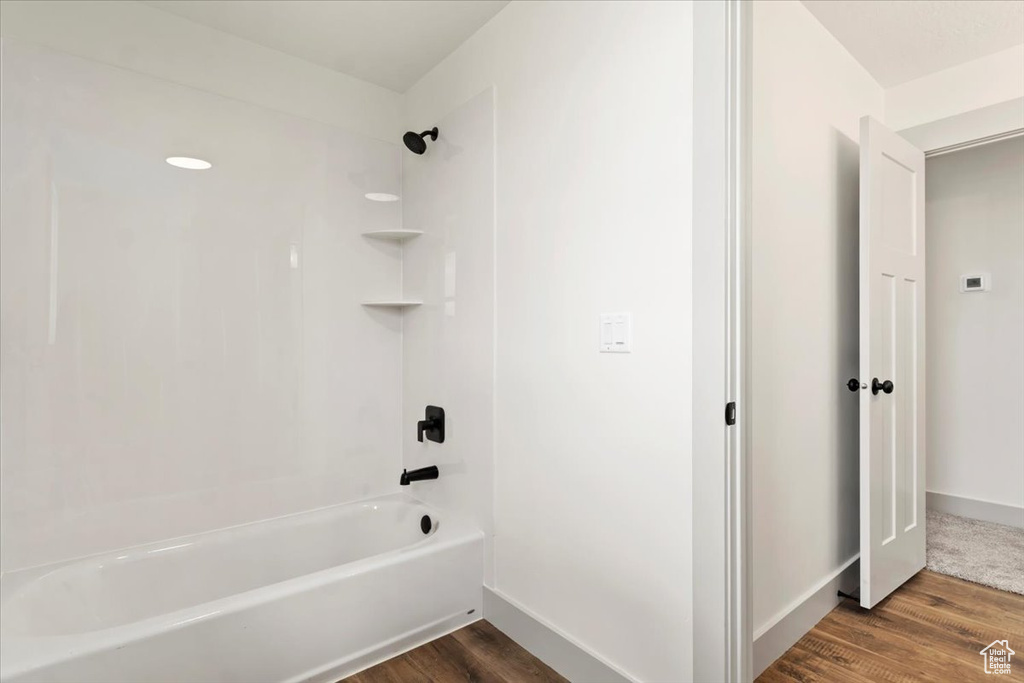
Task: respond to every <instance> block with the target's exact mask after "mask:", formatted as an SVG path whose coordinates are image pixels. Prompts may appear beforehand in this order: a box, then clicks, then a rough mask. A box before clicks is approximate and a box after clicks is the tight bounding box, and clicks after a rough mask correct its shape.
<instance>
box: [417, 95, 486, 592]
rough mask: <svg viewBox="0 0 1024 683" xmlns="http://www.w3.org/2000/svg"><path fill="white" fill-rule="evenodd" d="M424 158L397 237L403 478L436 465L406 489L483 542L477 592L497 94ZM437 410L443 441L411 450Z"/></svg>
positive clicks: (447, 128)
mask: <svg viewBox="0 0 1024 683" xmlns="http://www.w3.org/2000/svg"><path fill="white" fill-rule="evenodd" d="M435 125H436V126H438V127H439V128H440V133H439V135H438V139H437V141H435V142H430V143H429V149H428V152H427V153H426V154H424V155H423V156H416V155H415V154H412V153H410V152H407V151H404V152H403V160H404V163H403V175H402V204H403V213H404V219H405V227H406V228H409V229H415V230H422V231H423V233H424V234H423V235H422V236H420V237H417V238H415V239H414V240H412V241H411V242H408V243H407V244H406V246H405V255H404V262H403V287H404V290H405V295H406V296H407V297H409V298H412V299H416V300H419V301H423V305H422V306H420V307H418V308H415V309H411V310H409V311H408V312H406V313H405V314H404V316H405V317H404V321H403V339H402V349H403V362H402V405H403V419H402V446H403V456H404V463H403V464H404V466H405V467H408V468H409V469H412V468H415V467H425V466H427V465H437V466H438V469H439V470H440V477H439V478H438V479H436V480H434V481H424V482H419V483H416V484H413V485H412V486H411V489H412V493H413V495H415V496H416V497H418V498H420V499H421V500H424V501H425V502H428V503H432V504H436V505H437V506H438V507H439V508H441V509H442V510H445V511H446V512H451V513H455V514H462V515H466V516H468V517H470V518H471V519H473V520H474V521H475V522H476V523H477V525H478V526H479V527H480V529H482V530H483V531H484V533H485V535H486V536H485V538H486V541H485V544H486V553H485V560H486V561H485V576H484V581H485V583H487V584H488V585H493V572H494V552H493V546H492V541H493V530H494V523H493V518H494V91H493V90H492V89H490V88H488V89H487V90H485V91H484V92H482V93H480V94H479V95H477V96H476V97H474V98H473V99H471V100H470V101H469V102H466V103H465V104H461V105H460V106H459V107H457V108H456V109H455V110H454V111H453V112H451V113H448V114H446V115H445V116H442V117H440V118H436V119H435V118H431V119H429V120H427V119H424V120H421V121H410V123H409V127H410V128H414V129H415V130H417V131H421V130H427V129H430V128H432V127H434V126H435ZM427 405H437V406H440V407H442V408H444V409H445V423H446V424H445V431H446V433H445V442H444V443H443V444H437V443H431V442H430V441H429V440H425V441H424V442H423V443H419V442H417V440H416V422H417V421H418V420H422V419H423V414H424V408H425V407H426V406H427Z"/></svg>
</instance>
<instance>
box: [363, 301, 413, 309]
mask: <svg viewBox="0 0 1024 683" xmlns="http://www.w3.org/2000/svg"><path fill="white" fill-rule="evenodd" d="M422 303H423V302H422V301H401V300H399V301H364V302H363V304H362V305H363V306H370V307H372V308H396V309H399V310H402V309H406V308H413V307H415V306H419V305H421V304H422Z"/></svg>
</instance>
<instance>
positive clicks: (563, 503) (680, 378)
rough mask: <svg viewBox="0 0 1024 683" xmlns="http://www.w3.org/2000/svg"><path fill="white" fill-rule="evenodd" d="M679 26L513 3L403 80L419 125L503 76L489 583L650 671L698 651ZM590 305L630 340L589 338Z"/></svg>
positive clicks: (681, 15) (647, 15) (678, 11)
mask: <svg viewBox="0 0 1024 683" xmlns="http://www.w3.org/2000/svg"><path fill="white" fill-rule="evenodd" d="M691 30H692V29H691V7H690V6H689V5H688V4H687V3H664V2H564V3H562V2H558V3H532V2H513V3H511V4H510V5H509V6H508V7H507V8H505V9H504V10H503V11H502V12H501V13H499V14H498V15H497V16H496V17H495V18H494V19H493V20H492V21H491V22H489V23H488V24H487V25H486V26H484V27H483V28H482V29H481V30H480V31H479V32H478V33H477V34H475V35H474V36H473V37H472V38H470V39H469V40H468V41H467V42H466V43H465V44H463V45H462V46H461V47H460V48H459V49H458V50H456V51H455V52H454V53H453V54H452V55H451V56H449V57H448V58H447V59H446V60H445V61H444V62H442V63H441V64H440V65H439V66H438V67H436V68H435V69H433V70H432V71H431V72H430V73H429V74H427V75H426V76H425V77H424V78H423V79H422V80H421V81H420V82H419V83H417V84H416V85H415V86H413V87H412V88H411V89H410V90H409V92H408V93H407V116H406V121H407V124H408V126H409V127H417V128H419V129H422V128H424V127H426V126H428V125H431V124H432V122H434V121H436V120H438V119H439V118H440V117H441V116H443V115H444V114H446V113H447V112H450V111H452V110H453V109H454V108H455V107H457V106H458V105H460V104H462V103H463V102H466V101H467V100H469V99H470V98H471V97H473V96H475V95H477V94H478V93H480V92H481V91H482V90H484V89H485V88H487V87H488V86H492V85H493V86H494V88H495V107H496V112H495V115H496V133H495V139H496V144H497V154H496V158H497V165H496V188H497V189H496V195H495V196H496V207H497V209H496V226H497V233H496V242H495V248H496V270H495V277H496V311H497V317H496V330H495V364H496V369H495V400H496V405H495V418H496V422H495V438H494V448H495V451H494V452H495V520H494V521H495V558H494V562H495V566H494V585H495V587H496V589H497V591H498V592H499V593H500V594H501V595H503V596H505V597H507V598H509V599H511V600H513V601H514V602H515V603H518V604H519V605H521V606H523V607H525V608H526V609H527V610H529V611H530V612H532V613H533V614H534V615H536V616H537V617H539V618H540V619H542V620H543V621H544V622H546V623H548V624H549V625H552V626H554V627H555V628H556V629H557V630H558V631H560V632H561V633H563V634H565V635H567V636H568V637H569V638H570V639H572V640H574V641H576V642H577V643H579V644H581V645H582V646H584V647H585V648H587V649H589V650H590V651H591V652H593V653H595V654H597V655H598V656H599V657H600V658H602V659H603V660H604V661H606V662H608V663H610V664H612V665H613V666H615V667H617V668H619V669H620V670H622V671H624V672H626V673H628V674H629V675H631V676H632V677H634V678H636V679H639V680H650V681H683V680H688V679H689V678H690V675H691V670H692V667H691V652H690V649H691V648H690V643H691V624H690V615H691V608H690V603H691V595H692V586H691V581H690V577H691V560H690V535H691V507H690V500H691V481H690V472H691V460H690V423H691V410H690V404H691V401H690V396H691V392H690V388H689V385H690V374H691V367H690V358H691V335H690V305H691V303H690V302H691V296H690V295H691V279H690V272H691V265H690V220H691V213H692V212H691V206H690V196H689V192H690V190H689V188H690V187H691V182H690V164H691V161H690V160H691V141H690V131H691V121H690V113H691V74H692V66H691V59H692V49H691V44H692V43H691ZM473 187H474V186H473V185H470V186H468V187H467V188H466V191H468V192H472V191H473ZM480 229H481V230H487V229H488V226H481V227H480ZM460 287H461V285H460ZM602 311H631V312H632V313H633V323H634V348H633V353H632V354H630V355H615V354H604V355H602V354H599V353H598V316H599V314H600V313H601V312H602Z"/></svg>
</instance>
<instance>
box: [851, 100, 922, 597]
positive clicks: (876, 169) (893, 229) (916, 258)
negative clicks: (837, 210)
mask: <svg viewBox="0 0 1024 683" xmlns="http://www.w3.org/2000/svg"><path fill="white" fill-rule="evenodd" d="M924 199H925V197H924V154H923V153H922V152H921V151H920V150H918V149H917V148H915V147H914V146H913V145H911V144H910V143H909V142H907V141H906V140H904V139H903V138H901V137H900V136H898V135H896V134H895V133H893V132H892V131H890V130H889V129H887V128H885V127H884V126H883V125H882V124H880V123H879V122H878V121H875V120H874V119H872V118H871V117H870V116H865V117H864V118H862V119H861V121H860V380H861V382H862V384H861V386H862V387H863V388H862V389H861V392H860V604H861V606H862V607H868V608H870V607H874V606H875V605H876V604H878V602H879V601H880V600H881V599H882V598H884V597H885V596H887V595H888V594H889V593H891V592H892V591H893V590H895V589H896V588H898V587H899V586H900V585H902V584H903V582H904V581H906V580H907V579H909V578H910V577H911V576H913V575H914V574H916V573H917V572H918V571H920V570H921V569H923V568H924V564H925V529H924V524H925V514H924V503H925V494H924V454H925V430H924V425H925V410H924V408H925V406H924V382H925V376H924V343H925V335H924V330H925V325H924V322H925V321H924V297H925V292H924V282H925V281H924V241H925V240H924V232H925V227H924V226H925V223H924ZM865 385H866V386H865Z"/></svg>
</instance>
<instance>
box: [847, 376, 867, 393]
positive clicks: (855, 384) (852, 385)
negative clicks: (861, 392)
mask: <svg viewBox="0 0 1024 683" xmlns="http://www.w3.org/2000/svg"><path fill="white" fill-rule="evenodd" d="M846 388H847V389H849V390H850V391H857V390H858V389H867V388H868V385H867V384H861V383H860V382H859V381H858V380H857V378H856V377H854V378H853V379H851V380H850V381H849V382H847V383H846Z"/></svg>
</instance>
